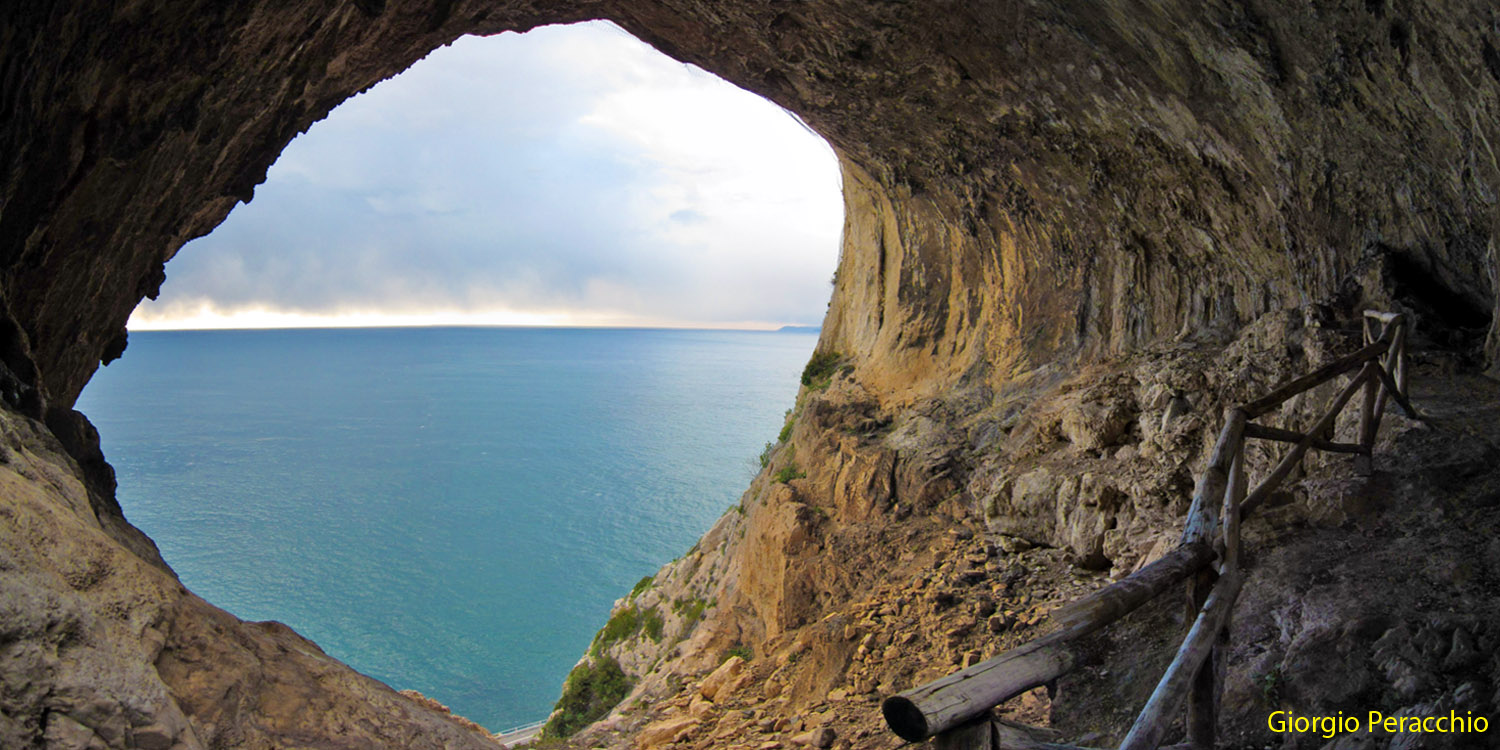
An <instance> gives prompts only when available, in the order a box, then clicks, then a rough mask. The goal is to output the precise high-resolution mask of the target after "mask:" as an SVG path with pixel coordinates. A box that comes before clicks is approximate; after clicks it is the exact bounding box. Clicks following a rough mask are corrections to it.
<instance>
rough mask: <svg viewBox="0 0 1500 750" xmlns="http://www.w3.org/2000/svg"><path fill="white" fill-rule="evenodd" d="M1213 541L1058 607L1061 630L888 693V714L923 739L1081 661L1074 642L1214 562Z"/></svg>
mask: <svg viewBox="0 0 1500 750" xmlns="http://www.w3.org/2000/svg"><path fill="white" fill-rule="evenodd" d="M1213 559H1214V551H1213V548H1212V547H1211V546H1209V545H1208V544H1207V543H1198V544H1192V545H1179V546H1178V547H1177V548H1176V549H1174V550H1172V551H1171V552H1169V553H1167V554H1166V555H1164V556H1162V557H1161V559H1159V560H1157V561H1156V562H1153V563H1151V564H1150V565H1147V566H1146V567H1144V568H1141V569H1140V570H1138V571H1136V572H1135V573H1132V574H1131V575H1129V576H1126V577H1125V578H1123V579H1121V580H1119V581H1116V582H1115V583H1112V584H1110V585H1109V586H1106V587H1104V588H1102V589H1100V590H1098V591H1095V592H1094V593H1092V594H1090V595H1088V596H1086V597H1084V598H1082V599H1079V600H1077V601H1075V602H1073V603H1072V604H1070V605H1068V606H1067V607H1064V608H1063V609H1062V610H1060V611H1059V612H1058V613H1056V614H1054V616H1053V618H1052V619H1053V622H1054V623H1057V624H1058V625H1059V626H1060V627H1058V628H1057V629H1056V630H1054V631H1053V632H1051V633H1049V634H1047V635H1045V636H1042V637H1041V638H1038V639H1036V640H1034V641H1031V642H1029V643H1026V644H1024V645H1021V646H1018V647H1016V648H1014V649H1011V650H1010V651H1007V652H1005V653H1003V654H1000V655H999V656H996V657H995V658H993V659H990V660H989V661H984V662H980V663H979V664H975V665H974V666H972V667H969V668H968V669H964V670H960V671H958V672H954V673H953V674H950V675H948V676H947V677H943V678H941V679H937V680H933V681H932V682H929V683H927V684H926V685H922V686H920V687H917V688H914V689H912V690H908V691H906V692H904V693H900V694H898V695H893V696H891V697H889V698H886V699H885V702H884V703H882V704H881V706H880V710H881V713H883V714H884V715H885V721H886V724H888V725H890V728H891V731H893V732H895V733H896V734H897V735H899V736H901V737H902V738H903V739H906V740H910V741H912V742H919V741H921V740H924V739H926V738H928V737H931V736H932V735H934V734H938V733H941V732H944V731H947V730H948V729H951V728H952V727H955V726H958V725H960V724H963V723H965V722H967V721H969V720H971V719H973V718H974V717H976V716H979V715H980V714H983V713H984V712H986V711H988V710H990V708H992V707H994V706H996V705H999V704H1000V703H1002V702H1004V701H1007V700H1010V699H1011V698H1014V697H1015V696H1017V695H1020V694H1021V693H1024V692H1026V691H1027V690H1031V689H1032V688H1035V687H1038V686H1041V685H1045V684H1047V683H1049V682H1052V681H1053V680H1055V679H1057V678H1058V677H1060V676H1062V675H1063V674H1066V673H1067V671H1068V670H1069V669H1072V667H1073V657H1072V654H1070V653H1069V652H1068V651H1067V650H1066V648H1065V646H1066V644H1067V643H1068V642H1070V641H1073V640H1075V639H1078V638H1081V637H1083V636H1085V635H1088V634H1090V633H1093V632H1095V631H1097V630H1099V629H1100V628H1103V627H1104V626H1106V625H1108V624H1110V623H1112V622H1114V621H1116V620H1118V619H1120V618H1121V617H1124V616H1125V615H1128V614H1130V613H1131V612H1133V611H1135V610H1136V608H1138V607H1140V606H1141V605H1142V604H1145V603H1146V602H1148V601H1150V600H1151V599H1152V598H1154V597H1155V596H1157V595H1158V594H1160V593H1161V592H1163V591H1165V590H1166V589H1167V588H1169V587H1171V586H1174V585H1176V584H1178V583H1181V582H1182V581H1183V580H1185V579H1186V578H1187V577H1188V576H1190V575H1192V574H1193V573H1195V572H1197V571H1199V570H1202V569H1203V568H1205V567H1207V566H1208V564H1209V563H1210V562H1211V561H1212V560H1213Z"/></svg>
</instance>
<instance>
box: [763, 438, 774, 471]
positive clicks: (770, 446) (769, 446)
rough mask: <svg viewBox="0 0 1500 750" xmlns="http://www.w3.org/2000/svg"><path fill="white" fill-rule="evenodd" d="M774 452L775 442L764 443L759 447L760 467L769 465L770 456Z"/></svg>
mask: <svg viewBox="0 0 1500 750" xmlns="http://www.w3.org/2000/svg"><path fill="white" fill-rule="evenodd" d="M775 453H776V444H775V443H766V447H764V448H761V449H760V468H762V469H764V468H766V467H767V466H770V465H771V456H772V455H775Z"/></svg>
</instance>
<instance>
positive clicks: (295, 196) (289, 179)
mask: <svg viewBox="0 0 1500 750" xmlns="http://www.w3.org/2000/svg"><path fill="white" fill-rule="evenodd" d="M841 225H842V204H841V199H840V197H839V176H838V169H837V164H836V161H835V158H834V156H833V154H832V151H831V150H830V149H829V148H828V146H827V144H825V143H824V142H822V140H821V139H819V138H817V137H816V136H815V135H813V134H811V133H810V132H808V131H807V130H806V129H805V128H804V127H803V126H802V125H801V124H800V123H799V122H798V121H796V120H795V119H794V118H793V117H791V116H790V115H788V114H787V113H786V112H784V111H782V110H781V109H780V108H778V107H776V106H775V105H773V104H771V103H769V102H767V101H765V100H763V99H760V98H758V97H755V96H753V95H751V94H748V93H746V92H744V91H741V90H739V89H737V88H735V87H733V86H732V85H730V84H728V83H725V82H724V81H722V80H719V79H717V78H715V77H713V76H711V75H709V74H707V73H705V72H703V71H701V70H699V69H697V68H694V67H692V66H689V65H684V64H682V63H678V62H676V61H673V60H671V59H669V58H667V57H665V56H663V55H661V54H659V53H657V52H656V51H655V50H653V49H651V48H650V47H648V46H646V45H644V44H643V43H641V42H639V41H637V40H635V39H634V38H632V37H630V36H629V35H628V34H626V33H625V32H623V31H622V30H620V29H618V28H617V27H614V26H612V25H610V24H607V23H602V22H596V23H588V24H580V25H575V26H566V27H545V28H541V29H537V30H534V31H532V32H529V33H527V34H524V35H517V34H502V35H500V36H498V37H491V38H483V39H481V38H476V37H465V38H462V39H459V40H458V41H456V42H454V43H453V44H452V45H450V46H448V47H445V48H442V49H439V50H436V51H434V52H433V53H432V54H431V55H429V56H428V58H427V59H425V60H423V61H422V62H419V63H418V64H417V65H415V66H413V67H412V68H411V69H410V70H408V71H406V72H405V73H402V74H401V75H399V76H397V77H395V78H393V79H391V80H389V81H386V82H384V83H381V84H380V85H378V86H376V87H374V88H373V89H371V90H370V91H368V92H366V93H364V94H361V95H359V96H356V97H354V98H353V99H351V100H350V101H348V102H346V103H344V104H343V105H342V106H340V107H339V108H338V109H336V110H335V111H334V112H333V113H332V114H330V116H329V117H328V118H327V119H325V120H324V121H322V122H319V123H317V124H316V125H314V126H313V127H312V128H311V129H310V130H309V131H308V132H307V133H306V134H304V135H303V136H301V137H299V138H298V139H296V140H295V141H293V142H292V144H291V145H289V146H288V147H287V149H286V151H285V152H284V153H283V154H282V156H281V158H280V160H278V161H277V163H276V164H275V165H274V166H273V167H272V168H271V170H270V173H269V174H268V176H267V180H266V183H265V184H264V185H262V186H261V187H260V188H258V189H257V191H256V198H255V200H254V201H253V202H251V203H250V204H247V205H243V206H240V207H239V208H237V209H236V210H235V211H234V212H233V214H231V216H230V217H229V219H228V220H227V221H225V223H224V224H223V225H222V226H220V227H219V228H218V229H216V230H215V231H214V232H213V233H212V234H210V235H209V236H207V237H204V238H201V239H199V240H197V241H195V242H193V243H191V244H189V245H188V246H185V247H184V248H183V249H182V251H181V252H180V253H179V254H178V257H177V258H176V259H174V260H173V261H172V262H171V263H169V264H168V266H167V276H168V279H167V283H166V284H165V285H164V287H163V294H162V297H161V299H160V300H159V301H157V302H155V303H147V304H146V305H143V306H142V308H140V309H139V310H137V314H136V316H135V317H134V318H133V319H132V325H134V326H137V327H159V326H162V325H168V326H170V325H177V324H182V323H183V322H184V321H187V320H189V319H194V318H196V319H199V320H205V319H217V320H222V319H223V317H224V316H225V315H230V316H231V317H232V316H233V314H235V313H236V312H244V313H245V314H246V315H251V314H252V313H253V314H254V315H258V316H260V319H272V318H276V319H290V318H288V316H291V317H292V318H294V317H295V316H298V315H303V316H309V319H314V318H316V319H319V320H328V319H333V318H336V317H339V316H342V318H344V319H348V318H349V317H350V316H357V315H366V316H368V315H377V314H378V315H384V316H386V317H387V318H390V317H392V316H397V317H399V316H405V318H403V319H420V318H421V316H422V315H424V314H429V315H431V316H433V317H434V318H435V319H436V318H442V319H443V320H449V319H451V318H452V316H459V317H462V316H463V315H465V314H468V315H471V316H476V319H478V318H483V317H484V316H486V315H488V316H491V317H493V316H497V315H501V316H503V315H510V316H512V317H515V316H521V317H523V318H525V319H528V320H536V319H540V318H538V316H541V318H546V319H549V320H552V319H555V320H563V321H575V322H591V321H605V320H609V321H622V322H639V323H667V324H673V323H677V324H686V323H691V324H710V325H719V324H737V323H746V322H763V323H773V324H780V323H802V324H809V323H812V324H815V323H817V322H819V321H820V320H821V318H822V314H823V310H824V307H825V303H826V302H827V297H828V294H829V288H828V281H827V280H828V278H829V276H830V275H831V273H832V271H833V267H834V263H835V260H836V254H837V244H838V236H839V231H840V228H841ZM204 316H208V317H207V318H205V317H204ZM214 316H218V317H217V318H215V317H214ZM277 316H280V318H277ZM526 316H530V317H526ZM549 316H550V317H549Z"/></svg>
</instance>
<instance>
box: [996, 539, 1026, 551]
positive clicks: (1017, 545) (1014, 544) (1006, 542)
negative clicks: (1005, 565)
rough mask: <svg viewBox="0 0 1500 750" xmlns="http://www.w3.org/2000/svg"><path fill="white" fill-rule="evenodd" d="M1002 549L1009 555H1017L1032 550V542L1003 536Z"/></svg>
mask: <svg viewBox="0 0 1500 750" xmlns="http://www.w3.org/2000/svg"><path fill="white" fill-rule="evenodd" d="M999 545H1000V549H1001V550H1002V551H1004V552H1006V553H1007V554H1011V555H1014V554H1017V553H1020V552H1025V551H1026V550H1029V549H1031V542H1028V541H1026V540H1025V539H1022V538H1021V537H1018V536H1002V537H1000V540H999Z"/></svg>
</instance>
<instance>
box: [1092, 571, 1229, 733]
mask: <svg viewBox="0 0 1500 750" xmlns="http://www.w3.org/2000/svg"><path fill="white" fill-rule="evenodd" d="M1243 581H1244V579H1243V577H1242V575H1241V574H1240V573H1239V572H1238V571H1236V572H1232V573H1230V574H1229V575H1226V576H1224V577H1223V578H1220V579H1219V583H1218V585H1217V586H1215V587H1214V592H1213V594H1211V595H1210V596H1209V597H1208V602H1207V603H1206V604H1204V605H1203V611H1202V612H1201V613H1199V615H1198V619H1197V620H1196V621H1194V622H1193V629H1192V630H1190V631H1188V636H1187V639H1186V640H1184V641H1183V642H1182V648H1179V649H1178V650H1177V656H1175V657H1174V658H1173V659H1172V664H1171V665H1170V666H1168V667H1167V672H1166V674H1164V675H1162V678H1161V682H1158V683H1157V684H1156V690H1155V691H1153V692H1152V693H1151V698H1150V700H1148V701H1146V707H1145V708H1144V709H1142V710H1141V713H1140V715H1139V716H1137V717H1136V719H1135V724H1134V725H1132V726H1131V727H1130V733H1129V734H1127V735H1125V741H1124V742H1122V743H1120V750H1156V748H1157V746H1158V745H1160V744H1161V741H1162V738H1163V737H1164V736H1165V735H1166V733H1167V730H1168V729H1169V728H1171V726H1172V719H1173V716H1174V715H1175V714H1176V713H1177V711H1178V709H1179V708H1180V707H1181V706H1182V702H1183V700H1184V698H1186V696H1187V692H1188V689H1189V687H1190V686H1191V685H1192V682H1193V678H1194V677H1196V676H1197V672H1198V669H1199V668H1200V667H1202V666H1203V663H1204V661H1205V660H1207V659H1208V656H1209V654H1210V653H1211V652H1212V651H1213V647H1214V644H1215V643H1216V642H1217V641H1218V638H1219V631H1220V630H1221V629H1223V627H1224V624H1225V623H1226V622H1227V621H1228V619H1229V612H1230V610H1232V609H1233V608H1234V600H1235V597H1237V596H1239V593H1240V585H1241V584H1242V583H1243Z"/></svg>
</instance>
